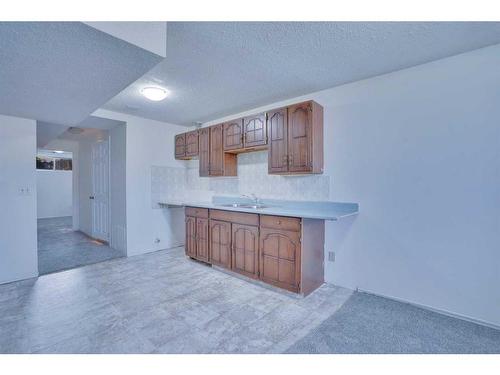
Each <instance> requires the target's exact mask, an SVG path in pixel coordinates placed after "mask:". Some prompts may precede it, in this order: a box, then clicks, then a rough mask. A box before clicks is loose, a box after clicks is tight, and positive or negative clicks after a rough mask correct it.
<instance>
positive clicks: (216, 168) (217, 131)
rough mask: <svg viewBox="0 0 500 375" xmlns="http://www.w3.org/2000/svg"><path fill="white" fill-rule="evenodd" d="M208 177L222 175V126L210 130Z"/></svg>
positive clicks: (212, 127)
mask: <svg viewBox="0 0 500 375" xmlns="http://www.w3.org/2000/svg"><path fill="white" fill-rule="evenodd" d="M209 129H210V176H223V175H224V149H223V145H222V124H219V125H215V126H211V127H210V128H209Z"/></svg>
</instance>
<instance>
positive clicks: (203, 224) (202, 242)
mask: <svg viewBox="0 0 500 375" xmlns="http://www.w3.org/2000/svg"><path fill="white" fill-rule="evenodd" d="M196 259H198V260H201V261H204V262H208V261H209V250H208V219H202V218H199V217H197V218H196Z"/></svg>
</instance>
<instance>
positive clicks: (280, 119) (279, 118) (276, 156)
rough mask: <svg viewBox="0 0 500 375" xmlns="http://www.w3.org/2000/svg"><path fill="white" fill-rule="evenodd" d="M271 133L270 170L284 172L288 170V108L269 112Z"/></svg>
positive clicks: (268, 119) (269, 131)
mask: <svg viewBox="0 0 500 375" xmlns="http://www.w3.org/2000/svg"><path fill="white" fill-rule="evenodd" d="M267 128H268V134H269V146H268V147H269V148H268V150H269V151H268V158H269V159H268V171H269V173H283V172H287V171H288V131H287V130H288V118H287V109H286V108H280V109H277V110H274V111H271V112H268V113H267Z"/></svg>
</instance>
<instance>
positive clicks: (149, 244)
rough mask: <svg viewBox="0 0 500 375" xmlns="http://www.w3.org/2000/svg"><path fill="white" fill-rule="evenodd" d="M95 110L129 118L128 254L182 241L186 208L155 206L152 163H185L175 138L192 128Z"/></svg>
mask: <svg viewBox="0 0 500 375" xmlns="http://www.w3.org/2000/svg"><path fill="white" fill-rule="evenodd" d="M94 114H95V115H96V116H100V117H106V118H111V119H115V120H119V121H125V122H126V125H125V127H126V181H127V186H126V197H127V199H126V205H127V211H126V223H127V255H128V256H131V255H137V254H142V253H147V252H151V251H156V250H161V249H167V248H171V247H174V246H179V245H182V244H183V243H184V211H183V210H182V209H155V208H152V206H151V167H152V166H183V165H185V164H184V163H183V162H182V161H178V160H175V158H174V143H173V139H174V135H175V134H177V133H181V132H184V131H187V130H188V128H186V127H183V126H179V125H174V124H168V123H164V122H159V121H153V120H147V119H143V118H140V117H135V116H129V115H125V114H121V113H116V112H111V111H107V110H98V111H97V112H96V113H94ZM157 238H158V239H160V242H158V243H156V242H155V240H156V239H157Z"/></svg>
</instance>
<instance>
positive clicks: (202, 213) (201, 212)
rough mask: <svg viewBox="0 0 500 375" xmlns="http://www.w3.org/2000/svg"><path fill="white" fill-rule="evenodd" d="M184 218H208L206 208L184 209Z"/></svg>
mask: <svg viewBox="0 0 500 375" xmlns="http://www.w3.org/2000/svg"><path fill="white" fill-rule="evenodd" d="M185 212H186V216H194V217H201V218H204V219H207V218H208V208H199V207H186V211H185Z"/></svg>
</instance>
